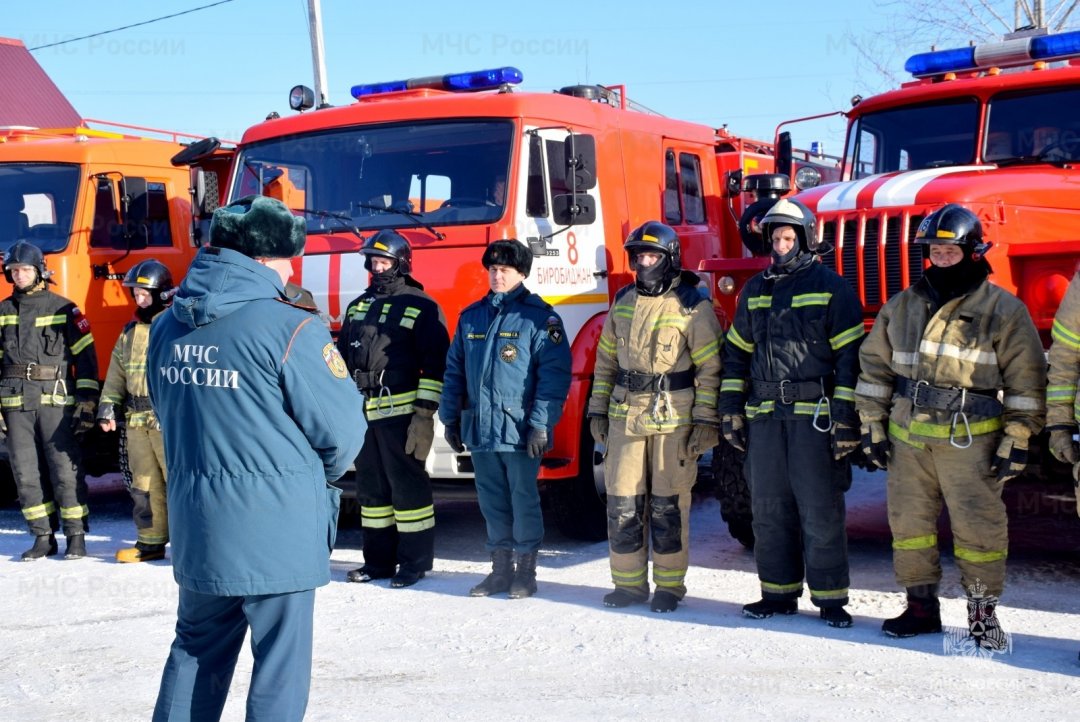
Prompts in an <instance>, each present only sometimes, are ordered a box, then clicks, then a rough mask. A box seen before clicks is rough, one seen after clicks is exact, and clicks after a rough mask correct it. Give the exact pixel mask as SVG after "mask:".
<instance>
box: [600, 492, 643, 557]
mask: <svg viewBox="0 0 1080 722" xmlns="http://www.w3.org/2000/svg"><path fill="white" fill-rule="evenodd" d="M607 517H608V543H609V544H610V545H611V551H613V552H615V553H616V554H632V553H634V552H636V551H638V550H639V549H641V547H642V546H644V545H645V497H644V496H611V495H610V494H609V495H608V498H607Z"/></svg>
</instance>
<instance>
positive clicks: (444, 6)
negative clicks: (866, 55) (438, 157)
mask: <svg viewBox="0 0 1080 722" xmlns="http://www.w3.org/2000/svg"><path fill="white" fill-rule="evenodd" d="M212 1H213V0H158V1H156V2H153V3H150V2H145V0H138V1H137V0H111V1H110V2H99V3H87V2H85V1H84V0H80V1H78V2H76V1H74V0H49V1H47V2H43V1H41V0H39V1H38V2H36V3H26V2H23V3H12V4H11V6H10V7H6V8H5V13H4V25H3V28H2V30H0V35H5V36H10V37H16V38H19V39H21V40H22V41H23V42H25V43H26V45H27V46H28V47H36V46H38V45H44V44H48V43H53V42H57V41H60V40H66V39H70V38H73V37H78V36H82V35H87V34H90V33H94V32H99V31H103V30H108V29H111V28H114V27H118V26H122V25H126V24H130V23H135V22H139V21H143V20H148V19H151V18H153V17H157V16H161V15H167V14H170V13H175V12H180V11H183V10H187V9H189V8H193V7H197V6H199V5H205V4H209V3H210V2H212ZM306 7H307V4H306V2H305V1H304V0H234V1H233V2H230V3H228V4H224V5H219V6H217V7H213V8H210V9H206V10H202V11H199V12H195V13H191V14H188V15H183V16H181V17H177V18H173V19H169V20H164V21H161V22H158V23H154V24H151V25H146V26H143V27H136V28H133V29H130V30H124V31H121V32H117V33H112V34H109V35H104V36H101V37H96V38H91V39H86V40H78V41H75V42H70V43H67V44H64V45H59V46H56V47H51V48H43V49H40V50H37V51H35V52H34V57H35V58H36V59H37V60H38V62H39V63H41V65H42V66H43V67H44V68H45V70H46V71H47V72H48V73H49V74H50V76H52V78H53V79H54V81H55V82H56V83H57V84H58V85H59V86H60V88H61V89H62V90H63V91H64V92H65V93H66V94H67V95H68V97H69V99H70V100H71V102H72V103H73V104H74V106H75V108H76V109H77V110H78V111H79V112H80V113H81V114H82V115H83V116H84V117H89V118H101V119H107V120H115V121H120V122H126V123H134V124H139V125H147V126H152V127H158V128H168V129H173V130H180V131H185V132H189V133H197V134H200V135H218V136H220V137H224V138H230V139H239V138H240V136H241V135H242V133H243V130H244V129H245V128H247V127H248V126H250V125H252V124H254V123H257V122H259V121H260V120H262V119H263V118H264V117H265V116H266V114H267V113H269V112H270V111H275V110H276V111H278V112H280V113H281V114H282V115H284V114H287V113H289V112H290V111H289V109H288V102H287V98H288V91H289V88H290V87H292V86H293V85H296V84H298V83H304V84H307V85H313V80H312V78H313V72H312V63H311V50H310V45H309V42H308V29H307V15H306ZM616 7H617V8H618V10H617V11H616V10H615V8H616ZM322 10H323V16H324V17H323V22H324V34H325V48H326V59H327V75H328V80H329V83H328V85H329V91H330V92H329V96H330V97H329V99H330V102H331V103H333V104H335V105H341V104H345V103H349V102H351V100H352V99H351V97H350V96H349V88H350V86H352V85H354V84H357V83H363V82H373V81H381V80H396V79H401V78H407V77H412V76H419V75H435V74H442V73H449V72H458V71H463V70H472V69H479V68H488V67H498V66H502V65H513V66H515V67H517V68H519V69H520V70H521V71H522V72H523V73H524V77H525V82H524V84H523V87H524V88H525V89H527V90H536V91H543V92H547V91H550V90H553V89H556V88H559V87H562V86H565V85H572V84H575V83H585V82H590V83H600V84H618V83H622V84H625V85H626V87H627V93H628V96H629V97H630V99H631V100H633V101H636V102H638V103H641V104H643V105H645V106H647V107H649V108H650V109H652V110H654V111H656V112H659V113H662V114H663V115H667V116H670V117H674V118H680V119H685V120H691V121H695V122H700V123H704V124H708V125H710V126H713V127H719V126H720V125H722V124H725V123H726V124H727V125H728V126H729V129H730V130H732V131H733V132H735V133H737V134H741V135H746V136H750V137H757V138H766V139H771V137H772V134H773V129H774V128H775V126H776V124H777V123H778V122H780V121H782V120H786V119H790V118H793V117H799V116H803V115H810V114H815V113H820V112H827V111H830V110H837V109H842V108H846V107H848V101H849V99H850V97H851V96H852V95H853V94H854V93H856V92H858V93H862V94H864V95H867V94H869V93H871V92H874V91H878V90H882V89H885V88H887V87H888V83H887V82H885V81H883V80H882V79H881V78H880V77H879V76H875V75H872V74H870V73H868V71H867V70H866V65H867V64H866V63H865V61H860V58H859V55H858V53H857V52H856V50H855V48H854V47H853V45H852V42H853V41H854V42H857V43H860V44H864V45H872V44H874V43H878V44H880V45H881V47H882V49H883V53H889V54H890V56H895V57H894V64H895V65H897V66H899V65H902V63H903V59H904V57H906V54H907V53H908V52H909V51H910V52H917V51H921V50H925V49H927V47H926V45H923V46H921V47H915V48H910V49H902V50H897V49H896V48H895V47H889V46H888V43H887V42H886V41H883V40H882V38H883V37H886V35H887V34H885V33H883V31H884V30H885V29H886V28H887V27H888V23H889V22H890V19H889V18H887V17H886V16H883V15H882V12H881V10H880V9H879V8H876V7H875V6H874V4H873V3H872V2H868V1H867V0H862V1H861V2H860V1H856V0H835V1H832V2H828V3H826V2H787V1H779V2H773V3H768V4H764V3H754V2H749V3H748V2H740V3H735V2H726V3H719V2H714V3H702V2H688V1H684V0H667V1H666V2H649V3H646V2H640V1H639V0H624V1H623V2H622V3H619V4H616V3H609V2H594V1H590V0H583V1H582V2H577V3H570V4H562V5H560V4H558V3H518V2H487V1H486V0H479V1H473V2H468V3H463V2H458V3H451V2H446V0H439V1H431V0H412V1H411V2H407V3H390V2H367V1H365V0H323V3H322ZM957 42H958V44H965V40H964V39H958V40H957ZM928 44H929V43H927V45H928ZM860 68H862V69H860ZM841 127H842V124H837V123H834V124H832V125H820V126H817V127H814V128H812V129H809V130H797V131H796V143H797V145H799V146H802V147H808V146H809V143H810V141H811V140H820V141H823V142H824V143H825V144H826V148H827V150H828V151H829V152H838V151H839V150H840V146H841V145H842V142H843V141H842V137H843V136H842V130H841Z"/></svg>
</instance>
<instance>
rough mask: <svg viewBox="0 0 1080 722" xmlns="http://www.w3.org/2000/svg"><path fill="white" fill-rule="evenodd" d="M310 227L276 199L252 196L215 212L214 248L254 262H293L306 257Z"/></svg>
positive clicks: (213, 228) (211, 231)
mask: <svg viewBox="0 0 1080 722" xmlns="http://www.w3.org/2000/svg"><path fill="white" fill-rule="evenodd" d="M306 241H307V223H306V222H305V221H304V219H303V218H300V217H299V216H294V215H293V214H292V212H290V211H289V209H288V207H286V205H285V204H284V203H282V202H281V201H279V200H277V199H275V198H267V197H266V196H248V197H247V198H241V199H240V200H238V201H233V202H232V203H230V204H229V205H227V206H222V207H221V208H218V209H217V210H216V211H214V218H213V220H212V221H211V222H210V245H211V246H215V247H217V248H231V249H232V250H234V251H239V252H240V253H243V254H244V255H245V256H248V257H250V258H292V257H294V256H301V255H303V253H304V243H305V242H306Z"/></svg>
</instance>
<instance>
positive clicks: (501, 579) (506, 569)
mask: <svg viewBox="0 0 1080 722" xmlns="http://www.w3.org/2000/svg"><path fill="white" fill-rule="evenodd" d="M534 563H535V560H534ZM513 578H514V553H513V552H512V551H510V550H509V549H496V550H495V551H493V552H491V574H488V575H487V576H486V577H484V581H482V582H480V583H479V584H477V585H476V586H475V587H473V588H472V589H470V590H469V596H470V597H490V596H491V595H492V594H502V593H503V592H508V591H510V584H511V583H512V582H513Z"/></svg>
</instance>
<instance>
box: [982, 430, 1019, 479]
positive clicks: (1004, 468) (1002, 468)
mask: <svg viewBox="0 0 1080 722" xmlns="http://www.w3.org/2000/svg"><path fill="white" fill-rule="evenodd" d="M1027 462H1028V440H1027V439H1018V438H1017V437H1015V436H1009V435H1008V434H1006V435H1005V436H1004V437H1002V439H1001V443H1000V444H998V448H997V451H996V452H994V459H993V461H991V462H990V473H991V474H997V480H998V481H999V482H1001V483H1004V482H1006V481H1011V480H1013V479H1015V478H1016V477H1018V476H1020V475H1021V474H1023V473H1024V467H1026V466H1027Z"/></svg>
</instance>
